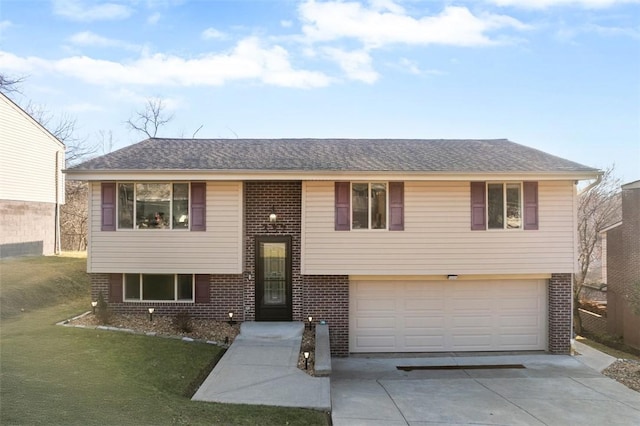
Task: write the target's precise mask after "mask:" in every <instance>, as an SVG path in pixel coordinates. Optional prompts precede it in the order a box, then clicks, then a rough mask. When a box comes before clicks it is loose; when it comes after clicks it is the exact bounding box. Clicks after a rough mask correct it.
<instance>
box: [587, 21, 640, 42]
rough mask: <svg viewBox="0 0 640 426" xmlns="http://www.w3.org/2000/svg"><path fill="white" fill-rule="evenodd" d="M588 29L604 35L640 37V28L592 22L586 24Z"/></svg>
mask: <svg viewBox="0 0 640 426" xmlns="http://www.w3.org/2000/svg"><path fill="white" fill-rule="evenodd" d="M585 30H586V31H592V32H595V33H598V34H600V35H603V36H611V37H616V36H621V37H631V38H634V39H640V28H624V27H607V26H603V25H595V24H591V25H588V26H586V28H585Z"/></svg>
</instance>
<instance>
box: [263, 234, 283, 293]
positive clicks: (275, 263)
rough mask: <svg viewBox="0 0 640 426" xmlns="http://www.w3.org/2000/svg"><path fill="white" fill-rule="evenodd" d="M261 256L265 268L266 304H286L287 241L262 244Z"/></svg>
mask: <svg viewBox="0 0 640 426" xmlns="http://www.w3.org/2000/svg"><path fill="white" fill-rule="evenodd" d="M260 257H261V258H262V265H263V268H264V294H263V301H264V304H265V305H284V304H286V303H287V292H286V281H287V276H286V270H285V267H286V243H262V244H260Z"/></svg>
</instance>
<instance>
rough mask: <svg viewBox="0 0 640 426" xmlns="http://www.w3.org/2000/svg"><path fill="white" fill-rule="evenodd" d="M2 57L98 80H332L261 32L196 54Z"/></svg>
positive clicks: (6, 62)
mask: <svg viewBox="0 0 640 426" xmlns="http://www.w3.org/2000/svg"><path fill="white" fill-rule="evenodd" d="M0 62H2V64H3V68H4V69H7V70H11V71H20V72H29V73H47V72H54V73H59V74H62V75H65V76H69V77H73V78H77V79H80V80H82V81H84V82H87V83H90V84H95V85H116V86H117V85H123V84H127V85H141V86H219V85H223V84H225V83H228V82H231V81H237V80H256V81H260V82H262V83H265V84H270V85H275V86H282V87H296V88H311V87H323V86H327V85H329V84H330V83H331V80H330V78H329V77H328V76H326V75H325V74H323V73H321V72H316V71H307V70H298V69H294V68H293V67H292V65H291V62H290V61H289V55H288V52H287V51H286V50H285V49H284V48H282V47H280V46H271V47H263V46H262V45H261V43H260V41H259V40H258V39H257V38H255V37H251V38H247V39H244V40H241V41H240V42H238V44H237V45H236V46H235V48H234V49H233V50H232V51H230V52H226V53H218V54H208V55H203V56H201V57H199V58H195V59H191V58H189V59H185V58H182V57H179V56H173V55H165V54H161V53H158V54H153V55H144V56H142V57H140V58H139V59H137V60H135V61H131V62H127V63H119V62H114V61H110V60H104V59H95V58H91V57H88V56H73V57H68V58H63V59H58V60H47V59H42V58H37V57H19V56H16V55H14V54H12V53H8V52H1V51H0Z"/></svg>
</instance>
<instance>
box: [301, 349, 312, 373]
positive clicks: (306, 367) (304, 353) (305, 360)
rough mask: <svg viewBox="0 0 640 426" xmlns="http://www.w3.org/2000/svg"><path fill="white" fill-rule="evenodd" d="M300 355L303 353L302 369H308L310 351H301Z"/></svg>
mask: <svg viewBox="0 0 640 426" xmlns="http://www.w3.org/2000/svg"><path fill="white" fill-rule="evenodd" d="M302 355H304V369H305V370H308V369H309V355H311V353H309V352H303V353H302Z"/></svg>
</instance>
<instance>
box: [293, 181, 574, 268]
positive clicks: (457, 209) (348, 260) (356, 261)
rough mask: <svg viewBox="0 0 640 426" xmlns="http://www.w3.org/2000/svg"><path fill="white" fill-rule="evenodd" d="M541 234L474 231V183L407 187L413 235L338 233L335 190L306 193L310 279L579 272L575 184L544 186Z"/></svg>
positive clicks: (315, 188)
mask: <svg viewBox="0 0 640 426" xmlns="http://www.w3.org/2000/svg"><path fill="white" fill-rule="evenodd" d="M538 194H539V195H538V205H539V221H540V229H539V230H537V231H523V230H490V231H471V230H470V220H471V219H470V200H469V197H470V189H469V182H405V198H404V202H405V230H404V231H376V230H352V231H334V184H333V183H332V182H305V184H304V186H303V212H304V217H303V232H302V235H303V237H302V273H304V274H311V275H313V274H349V275H422V274H443V275H447V274H459V275H460V274H536V273H548V272H556V273H562V272H573V266H574V256H575V247H574V244H575V243H574V227H575V222H574V216H575V215H574V196H575V189H574V185H573V182H558V181H541V182H539V187H538Z"/></svg>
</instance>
